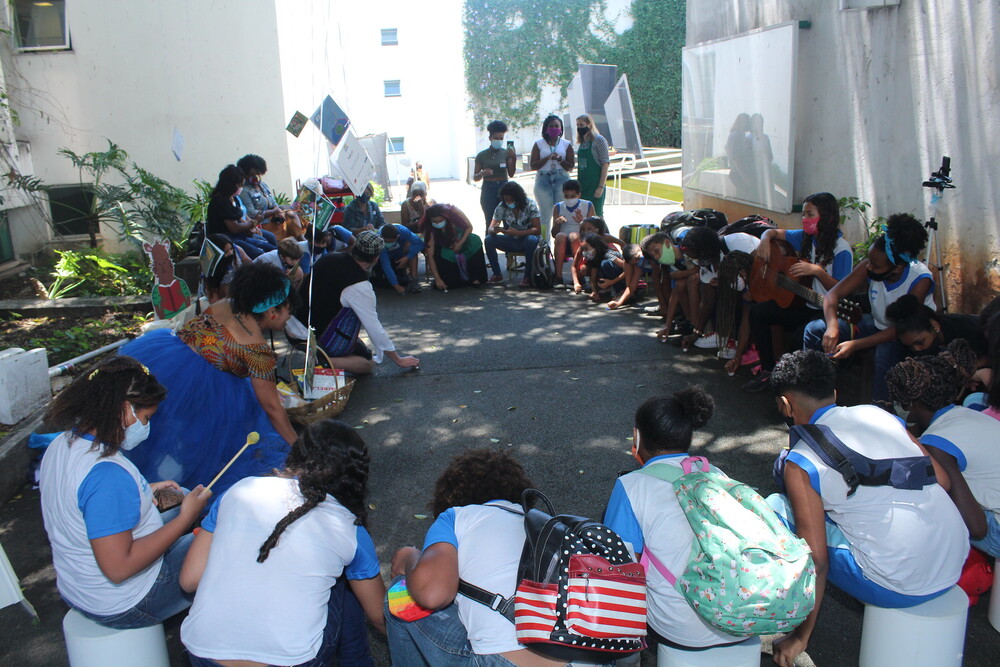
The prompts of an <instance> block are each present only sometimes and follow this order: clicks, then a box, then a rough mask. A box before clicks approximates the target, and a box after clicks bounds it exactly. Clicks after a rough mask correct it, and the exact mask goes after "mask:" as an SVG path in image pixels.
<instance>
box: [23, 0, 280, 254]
mask: <svg viewBox="0 0 1000 667" xmlns="http://www.w3.org/2000/svg"><path fill="white" fill-rule="evenodd" d="M66 11H67V24H68V27H69V31H70V36H71V41H72V50H70V51H55V52H40V53H21V54H13V55H12V56H11V58H10V62H11V63H12V67H11V70H9V71H7V72H6V74H7V82H8V84H9V86H10V90H11V97H12V101H13V105H14V107H15V108H16V109H17V110H18V112H19V117H20V125H19V126H18V127H17V130H16V131H17V135H18V139H22V140H27V141H29V142H30V143H31V148H32V154H33V161H34V171H35V174H36V175H37V176H38V177H40V178H41V179H42V180H44V181H45V182H46V183H48V184H53V185H56V184H74V183H77V182H78V174H77V172H76V169H74V168H73V166H72V164H71V163H70V162H69V160H67V159H65V158H63V157H61V156H59V155H58V150H59V149H61V148H69V149H71V150H73V151H74V152H77V153H85V152H89V151H95V150H103V149H105V148H106V147H107V141H108V140H111V141H113V142H115V143H117V144H118V145H119V146H121V147H122V148H123V149H125V150H126V151H127V152H128V153H129V156H130V157H131V158H132V159H133V160H134V161H135V162H137V163H138V164H139V165H140V166H142V167H144V168H146V169H149V170H151V171H152V172H153V173H155V174H156V175H158V176H160V177H162V178H165V179H166V180H167V181H169V182H171V183H172V184H174V185H177V186H179V187H183V188H186V189H190V186H191V181H192V180H193V179H195V178H204V179H206V180H208V181H211V182H213V183H214V181H215V179H216V177H217V176H218V173H219V171H220V170H221V169H222V167H224V166H225V165H226V164H228V163H231V162H235V161H236V160H237V159H238V158H239V157H240V156H242V155H243V154H245V153H248V152H254V153H259V154H260V155H262V156H264V157H265V159H267V161H268V167H269V174H268V180H269V181H270V182H271V184H272V185H273V186H274V187H275V188H276V189H278V190H284V191H287V190H289V189H290V185H291V174H290V172H289V164H288V155H287V152H286V146H285V137H284V135H285V134H286V133H285V131H284V126H285V123H286V122H287V119H286V118H285V110H284V104H283V100H282V96H281V94H280V87H279V86H278V82H279V80H280V76H281V71H280V67H279V61H278V46H277V29H276V18H275V8H274V0H213V1H212V2H204V1H203V0H176V1H174V2H168V3H148V2H134V1H130V0H79V1H74V2H68V3H66ZM8 39H9V38H8V37H5V38H4V40H5V41H6V40H8ZM174 128H177V129H178V130H179V131H180V133H181V134H182V135H183V137H184V151H183V154H182V159H181V160H180V161H177V160H176V159H175V158H174V157H173V155H172V153H171V140H172V138H173V133H174ZM104 238H105V241H106V242H111V241H113V239H114V238H115V234H114V233H113V232H112V233H109V232H107V231H106V232H105V233H104ZM109 245H111V246H113V245H114V243H110V244H109ZM19 250H20V251H21V252H26V251H29V250H31V249H25V248H20V249H19Z"/></svg>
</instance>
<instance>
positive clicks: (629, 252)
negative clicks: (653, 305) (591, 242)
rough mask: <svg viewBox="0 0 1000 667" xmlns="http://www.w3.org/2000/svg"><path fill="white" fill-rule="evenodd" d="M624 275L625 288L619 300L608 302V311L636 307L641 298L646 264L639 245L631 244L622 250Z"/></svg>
mask: <svg viewBox="0 0 1000 667" xmlns="http://www.w3.org/2000/svg"><path fill="white" fill-rule="evenodd" d="M622 261H623V262H624V264H623V265H622V268H623V269H624V273H623V275H622V278H623V280H622V282H621V283H620V284H621V285H622V286H623V288H622V292H621V294H619V295H618V298H616V299H612V300H611V301H609V302H608V310H617V309H618V308H622V307H624V306H631V305H634V304H635V303H636V301H637V299H638V298H639V280H640V279H641V278H642V274H643V265H644V264H646V262H645V258H644V257H643V256H642V249H641V248H640V247H639V244H638V243H630V244H629V245H627V246H625V247H624V248H622Z"/></svg>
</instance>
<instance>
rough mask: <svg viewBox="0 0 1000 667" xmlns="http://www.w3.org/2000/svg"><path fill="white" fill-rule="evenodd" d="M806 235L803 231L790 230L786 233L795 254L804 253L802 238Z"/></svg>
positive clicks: (786, 238)
mask: <svg viewBox="0 0 1000 667" xmlns="http://www.w3.org/2000/svg"><path fill="white" fill-rule="evenodd" d="M805 235H806V233H805V232H804V231H802V230H801V229H789V230H788V231H786V232H785V240H786V241H788V242H789V243H790V244H791V246H792V247H793V248H795V252H802V237H804V236H805Z"/></svg>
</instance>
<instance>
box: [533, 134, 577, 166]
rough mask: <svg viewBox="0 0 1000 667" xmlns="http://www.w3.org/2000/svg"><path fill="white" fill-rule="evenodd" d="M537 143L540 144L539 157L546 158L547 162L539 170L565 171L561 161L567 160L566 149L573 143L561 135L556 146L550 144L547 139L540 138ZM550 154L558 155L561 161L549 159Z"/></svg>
mask: <svg viewBox="0 0 1000 667" xmlns="http://www.w3.org/2000/svg"><path fill="white" fill-rule="evenodd" d="M535 145H536V146H538V158H539V159H541V160H545V164H543V165H542V168H541V169H539V170H538V171H539V172H543V171H565V170H564V169H563V168H562V164H560V163H561V162H565V161H566V150H567V149H568V148H569V147H570V146H572V145H573V144H571V143H570V142H568V141H567V140H565V139H563V138H562V137H559V141H557V142H556V145H555V146H552V145H550V144H549V142H547V141H546V140H545V139H538V140H537V141H535ZM550 155H558V156H559V162H556V161H555V160H550V159H548V157H549V156H550Z"/></svg>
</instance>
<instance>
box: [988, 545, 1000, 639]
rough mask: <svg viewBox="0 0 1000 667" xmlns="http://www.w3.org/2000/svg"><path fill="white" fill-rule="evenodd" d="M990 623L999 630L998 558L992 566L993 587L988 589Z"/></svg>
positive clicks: (999, 578)
mask: <svg viewBox="0 0 1000 667" xmlns="http://www.w3.org/2000/svg"><path fill="white" fill-rule="evenodd" d="M989 619H990V625H992V626H993V629H994V630H1000V560H998V561H997V563H996V564H995V565H994V566H993V589H992V590H991V591H990V613H989Z"/></svg>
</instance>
